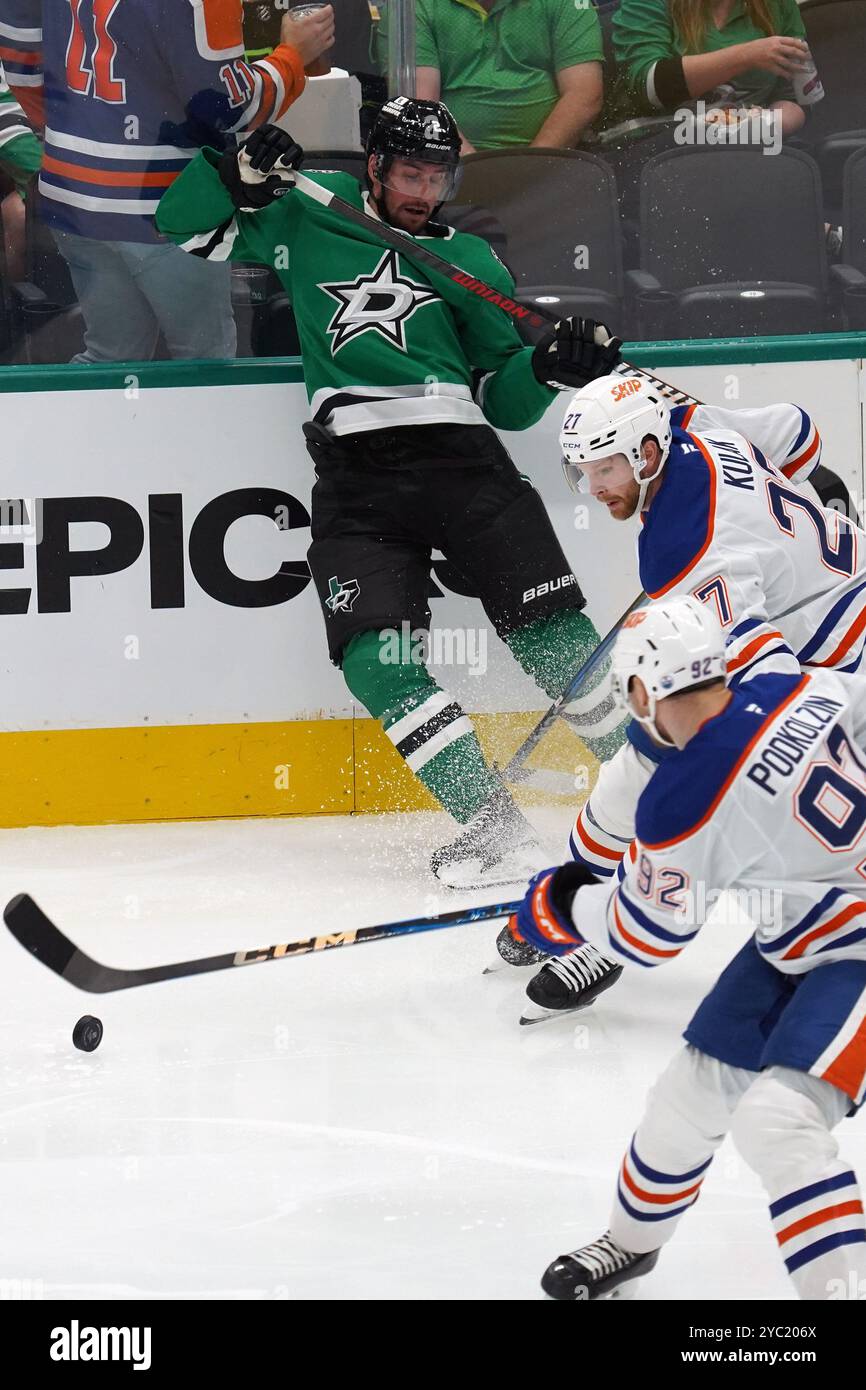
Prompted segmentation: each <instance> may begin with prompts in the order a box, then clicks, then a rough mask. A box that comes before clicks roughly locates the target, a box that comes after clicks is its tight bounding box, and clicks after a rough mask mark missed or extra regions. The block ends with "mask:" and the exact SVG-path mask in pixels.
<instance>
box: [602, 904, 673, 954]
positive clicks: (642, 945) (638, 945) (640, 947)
mask: <svg viewBox="0 0 866 1390" xmlns="http://www.w3.org/2000/svg"><path fill="white" fill-rule="evenodd" d="M618 897H619V889H617V891H616V893H615V894H614V898H613V917H614V921H615V922H616V929H617V931H618V932H619V934H620V936H621V937H622V938H623V940H624V941H627V942H628V944H629V946H634V948H635V950H637V951H643V952H644V954H645V955H647V956H657V957H658V959H659V960H673V959H674V957H675V956H678V955H679V954H680V951H681V950H682V949H683V948H682V946H678V947H677V949H676V950H675V951H661V950H659V948H658V947H657V946H647V944H646V942H645V941H639V940H638V938H637V937H636V936H632V934H631V932H627V931H626V929H625V927H624V926H623V924H622V918H621V917H620V915H619V903H618V902H617V899H618Z"/></svg>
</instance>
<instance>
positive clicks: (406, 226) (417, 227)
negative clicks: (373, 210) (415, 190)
mask: <svg viewBox="0 0 866 1390" xmlns="http://www.w3.org/2000/svg"><path fill="white" fill-rule="evenodd" d="M376 206H377V210H378V212H379V216H380V217H381V218H382V219H383V220H384V221H385V222H387V223H389V225H390V226H392V227H396V228H397V230H398V231H400V232H409V233H410V234H415V235H417V234H418V232H421V231H423V230H424V228H425V227H426V226H427V223H428V222H429V221H430V218H431V217H432V216H433V207H432V205H431V204H430V203H426V202H421V201H420V200H419V201H418V202H417V203H413V202H411V201H407V202H405V203H402V204H401V205H400V207H399V208H394V207H392V206H391V199H390V198H389V195H388V189H387V188H385V187H384V186H383V188H382V196H381V198H379V199H378V200H377V203H376ZM410 213H415V214H417V215H415V216H410V215H409V214H410Z"/></svg>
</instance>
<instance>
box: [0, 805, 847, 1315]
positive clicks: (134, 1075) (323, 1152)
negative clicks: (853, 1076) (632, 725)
mask: <svg viewBox="0 0 866 1390" xmlns="http://www.w3.org/2000/svg"><path fill="white" fill-rule="evenodd" d="M451 826H452V822H450V821H448V820H447V818H446V817H444V816H432V815H417V814H416V815H406V816H397V815H393V816H366V817H360V816H359V817H353V818H333V819H326V818H313V819H308V820H299V819H285V820H279V821H248V822H208V823H196V824H179V825H158V826H151V827H134V826H122V827H110V828H104V829H103V828H97V829H57V830H35V829H34V830H22V831H5V832H2V834H0V898H2V900H3V901H4V902H5V901H6V900H7V898H9V897H10V896H12V894H14V893H16V892H20V891H27V892H29V893H31V894H32V895H33V896H34V897H35V898H36V899H37V901H38V902H39V903H40V904H41V905H42V906H43V907H44V908H45V910H46V911H47V912H49V913H50V914H51V915H53V916H55V918H56V920H57V921H58V923H59V924H60V925H61V926H62V927H63V929H64V930H65V931H66V932H67V933H68V934H69V935H71V936H72V937H73V938H74V940H75V941H76V942H77V943H78V944H79V945H81V946H82V947H83V948H84V949H85V950H87V951H88V952H90V953H92V954H93V955H95V956H96V957H97V958H98V959H100V960H104V961H105V962H107V963H110V964H113V965H146V964H158V963H161V962H163V961H167V960H172V959H185V958H189V957H195V956H200V955H210V954H215V953H218V952H221V951H231V950H236V949H245V948H253V947H259V946H265V945H269V944H272V943H274V942H278V941H285V940H291V939H296V938H301V937H305V936H308V935H312V934H315V933H318V932H321V931H325V930H346V929H347V928H348V927H350V926H358V925H365V924H368V923H372V922H377V921H387V920H392V919H397V918H402V917H408V916H414V915H417V914H418V913H419V912H421V911H428V912H434V911H441V910H446V909H447V908H450V907H453V906H455V905H461V904H462V902H464V901H465V899H463V898H458V897H456V896H455V895H452V894H450V893H448V892H447V891H444V890H440V891H436V889H435V886H434V880H432V879H431V878H430V877H429V875H428V873H427V868H426V864H427V856H428V854H429V850H430V848H431V846H435V845H436V844H437V843H439V842H440V841H441V840H443V839H446V838H450V834H451ZM545 828H546V830H547V831H548V833H549V835H550V838H551V844H552V845H553V846H554V847H555V849H554V851H553V852H552V854H551V860H553V859H555V858H558V857H560V856H559V854H558V853H557V852H556V850H557V849H558V847H559V846H560V844H561V843H562V841H561V840H560V839H559V832H560V831H561V829H562V826H561V823H556V824H555V823H554V821H553V820H549V821H548V822H546V826H545ZM554 832H556V833H555V834H554ZM505 896H507V894H505ZM499 899H500V894H499V893H498V892H496V891H488V893H487V894H486V895H484V894H477V895H476V896H475V898H474V899H473V901H498V900H499ZM496 930H497V928H496V927H491V926H488V925H475V926H471V927H464V928H459V929H456V930H446V931H439V932H435V933H431V934H428V935H423V936H413V937H409V938H406V939H403V940H390V941H384V942H379V943H375V944H370V945H360V946H352V947H347V948H344V949H340V950H336V951H332V952H330V953H328V954H327V955H320V956H312V957H311V956H307V957H298V958H294V959H287V960H284V961H278V962H273V963H269V964H267V965H262V966H253V967H251V968H249V969H244V970H232V971H226V972H225V973H221V974H215V975H210V976H204V977H200V978H198V979H187V980H181V981H178V982H174V983H167V984H159V985H154V986H149V987H147V988H144V989H140V990H130V991H128V992H125V993H119V994H113V995H105V996H98V995H85V994H83V993H80V992H79V991H77V990H74V989H73V988H72V987H71V986H69V985H68V984H66V983H65V982H63V981H62V980H60V979H58V978H56V977H55V976H53V975H52V974H50V972H49V971H47V970H46V969H45V968H44V967H42V966H40V965H38V964H37V963H36V962H35V961H33V960H31V959H29V958H28V956H27V955H26V954H25V952H24V951H22V949H21V948H20V946H19V945H18V944H17V943H16V942H15V941H14V940H13V939H12V938H11V937H9V936H8V934H7V933H5V931H4V932H3V933H2V939H0V1055H2V1085H0V1182H2V1193H0V1205H2V1210H3V1221H2V1232H3V1234H2V1240H0V1280H12V1281H27V1280H30V1281H33V1284H32V1285H31V1286H30V1287H33V1285H35V1287H36V1289H37V1290H40V1291H41V1292H43V1293H44V1295H45V1296H46V1297H65V1296H75V1297H117V1298H122V1297H128V1296H146V1297H217V1298H219V1297H228V1296H231V1297H240V1298H264V1299H278V1298H289V1299H302V1298H309V1299H352V1300H357V1299H535V1298H538V1297H540V1296H541V1295H540V1293H539V1289H538V1278H539V1275H540V1274H541V1272H542V1270H543V1269H544V1267H545V1266H546V1265H547V1264H548V1263H549V1261H550V1260H551V1259H552V1258H553V1257H554V1256H556V1255H557V1254H559V1253H560V1252H561V1251H564V1250H569V1249H572V1248H574V1247H575V1246H577V1245H579V1244H581V1243H583V1242H584V1241H585V1240H589V1239H592V1238H594V1237H596V1236H597V1235H599V1234H600V1233H601V1231H602V1230H603V1229H604V1227H605V1226H606V1224H607V1213H608V1208H609V1203H610V1196H611V1191H612V1186H613V1181H614V1178H615V1174H616V1169H617V1166H618V1163H619V1160H620V1157H621V1154H622V1151H623V1148H624V1146H625V1144H626V1142H627V1140H628V1138H629V1135H630V1133H631V1131H632V1130H633V1128H634V1126H635V1124H636V1123H637V1121H638V1119H639V1117H640V1114H641V1110H642V1106H643V1099H644V1095H645V1092H646V1089H647V1087H648V1085H649V1084H650V1083H651V1081H652V1080H653V1078H654V1076H655V1075H656V1074H657V1072H658V1071H659V1070H660V1069H661V1067H662V1065H663V1064H664V1062H665V1061H666V1059H667V1058H668V1057H669V1055H670V1054H671V1052H672V1051H673V1049H674V1048H675V1047H676V1046H677V1045H678V1043H677V1040H678V1034H679V1030H680V1028H681V1027H682V1026H683V1024H684V1023H685V1022H686V1021H687V1019H688V1017H689V1013H690V1010H691V1009H692V1007H693V1006H694V1004H695V1002H696V1001H697V1000H698V998H699V997H700V995H701V993H702V991H704V990H705V989H706V988H707V987H708V986H709V984H710V983H711V982H712V980H713V978H714V977H715V973H717V972H718V970H719V968H720V967H721V966H722V965H723V964H724V963H725V961H726V960H727V959H728V958H729V957H730V955H732V954H733V951H734V950H735V949H736V947H737V946H738V945H739V944H740V941H741V940H742V939H744V936H745V930H744V929H739V928H738V929H734V928H730V927H729V928H722V927H716V928H713V929H708V930H707V932H706V933H705V934H704V936H703V937H702V938H700V939H699V940H698V941H697V943H695V945H694V946H692V947H690V949H689V950H688V951H687V952H685V953H684V955H683V956H682V957H681V958H680V960H679V961H677V962H675V963H674V964H673V965H671V966H668V967H665V968H663V969H661V970H658V971H655V972H652V974H650V973H649V972H644V971H638V970H632V971H628V970H627V971H626V972H625V974H624V976H623V978H622V980H621V982H620V984H619V985H618V986H617V987H616V988H615V989H614V990H612V991H611V992H609V993H608V994H607V995H605V997H604V998H603V1000H602V1001H601V1002H600V1003H598V1004H596V1005H595V1006H594V1007H593V1008H592V1009H590V1010H589V1011H587V1012H585V1013H584V1014H582V1015H580V1016H578V1017H577V1018H575V1017H572V1018H571V1019H561V1020H557V1021H554V1022H550V1023H546V1024H541V1025H538V1026H537V1027H534V1028H519V1027H518V1024H517V1019H518V1017H519V1014H520V1006H521V999H522V991H523V988H524V986H525V982H526V980H527V978H528V974H527V972H525V971H524V972H515V971H506V972H504V973H501V974H499V975H496V976H487V977H484V976H482V973H481V972H482V969H483V967H484V965H485V964H486V963H487V962H488V961H489V960H490V959H491V958H492V955H493V949H492V947H493V939H494V936H495V934H496ZM85 1013H95V1014H97V1015H98V1016H99V1017H100V1018H102V1020H103V1022H104V1024H105V1037H104V1039H103V1042H102V1045H101V1047H100V1048H99V1050H98V1051H97V1052H95V1053H93V1054H90V1055H85V1054H83V1053H79V1052H76V1051H75V1050H74V1048H73V1046H72V1041H71V1032H72V1027H73V1024H74V1023H75V1020H76V1019H77V1018H78V1017H79V1016H80V1015H82V1014H85ZM842 1136H843V1143H844V1151H845V1153H846V1154H847V1156H848V1158H849V1159H850V1160H851V1161H852V1162H853V1163H855V1164H856V1165H858V1166H859V1167H860V1168H861V1169H862V1168H864V1167H866V1162H864V1160H866V1152H864V1149H866V1134H864V1130H863V1127H862V1126H861V1125H858V1124H857V1123H856V1122H851V1121H846V1122H845V1123H844V1124H843V1127H842ZM7 1287H9V1286H7ZM11 1287H12V1288H14V1287H16V1285H15V1284H13V1285H12V1286H11ZM641 1297H643V1298H644V1299H682V1298H699V1299H715V1298H721V1299H726V1298H738V1297H746V1298H755V1299H763V1298H778V1297H781V1298H786V1297H791V1290H790V1288H789V1285H788V1282H787V1278H786V1275H785V1273H784V1269H783V1267H782V1264H781V1261H780V1259H779V1256H778V1254H777V1252H776V1249H775V1245H774V1241H773V1238H772V1235H771V1231H770V1225H769V1219H768V1216H767V1213H766V1208H765V1204H764V1200H763V1197H762V1194H761V1190H760V1188H759V1185H758V1183H757V1181H756V1180H755V1179H754V1178H753V1176H752V1175H751V1174H750V1172H749V1171H748V1170H747V1169H746V1168H745V1167H744V1165H743V1164H742V1163H741V1162H740V1161H739V1159H738V1158H737V1156H736V1154H735V1153H734V1151H733V1150H732V1149H731V1148H730V1147H729V1146H728V1145H727V1144H726V1145H725V1147H724V1149H723V1150H722V1151H721V1153H720V1154H719V1156H718V1158H717V1159H716V1162H715V1164H714V1165H713V1168H712V1169H711V1171H710V1174H709V1176H708V1178H707V1180H706V1183H705V1187H704V1193H703V1196H702V1198H701V1201H700V1202H699V1203H698V1205H697V1206H696V1207H695V1209H694V1211H692V1212H690V1213H689V1214H688V1216H687V1218H686V1220H685V1222H684V1224H683V1225H682V1227H681V1229H680V1232H679V1234H678V1236H677V1238H676V1239H675V1241H674V1242H673V1244H672V1245H671V1246H669V1247H668V1249H667V1250H666V1251H665V1253H664V1255H663V1257H662V1259H661V1261H660V1263H659V1266H658V1268H657V1270H656V1272H655V1274H654V1275H653V1276H652V1277H651V1278H650V1279H648V1280H647V1281H646V1282H645V1283H644V1285H643V1286H642V1289H641Z"/></svg>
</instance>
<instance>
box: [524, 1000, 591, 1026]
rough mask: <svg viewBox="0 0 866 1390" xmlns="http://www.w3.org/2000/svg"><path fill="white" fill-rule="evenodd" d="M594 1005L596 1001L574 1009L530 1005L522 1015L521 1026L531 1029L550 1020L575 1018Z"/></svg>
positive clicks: (577, 1005) (576, 1006)
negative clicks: (536, 1024) (534, 1024)
mask: <svg viewBox="0 0 866 1390" xmlns="http://www.w3.org/2000/svg"><path fill="white" fill-rule="evenodd" d="M594 1003H595V1000H594V999H590V1001H589V1003H588V1004H575V1006H574V1008H573V1009H544V1008H542V1006H541V1005H540V1004H528V1005H527V1007H526V1009H525V1011H524V1012H523V1013H522V1014H521V1015H520V1026H521V1027H522V1028H529V1027H531V1025H532V1024H533V1023H546V1022H547V1020H548V1019H549V1018H573V1017H574V1015H575V1014H582V1013H584V1012H585V1011H586V1010H587V1009H591V1008H592V1006H593V1004H594Z"/></svg>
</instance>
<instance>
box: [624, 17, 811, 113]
mask: <svg viewBox="0 0 866 1390" xmlns="http://www.w3.org/2000/svg"><path fill="white" fill-rule="evenodd" d="M805 34H806V31H805V28H804V26H803V21H802V19H801V18H800V12H799V10H798V8H797V4H796V0H716V3H713V0H621V4H620V6H619V9H618V10H617V11H616V13H615V15H614V18H613V45H614V53H615V55H616V60H617V63H618V64H619V65H620V66H621V67H622V68H623V69H624V75H625V79H626V83H627V86H628V88H629V93H630V96H631V98H632V100H633V102H634V103H635V104H636V106H637V108H638V109H639V110H641V111H644V112H645V111H647V110H652V111H655V112H659V111H673V110H675V109H676V108H677V107H679V106H682V105H685V104H686V103H688V102H691V101H694V100H696V99H697V98H699V97H700V98H704V99H706V100H707V101H708V102H709V101H711V100H715V101H718V102H720V103H721V104H722V105H731V106H743V107H748V108H752V109H756V108H772V109H775V110H777V111H779V112H780V113H781V117H782V133H783V135H791V134H793V133H794V131H796V130H799V129H800V127H801V126H802V124H803V122H804V121H805V119H806V117H805V113H804V111H803V109H802V107H800V106H798V105H797V103H796V101H795V99H794V90H793V87H792V85H791V84H792V79H793V78H795V77H796V76H797V75H798V73H799V72H801V71H802V68H803V63H804V60H806V59H808V56H809V50H808V45H807V44H806V42H805ZM720 88H722V89H726V88H727V89H730V90H729V91H724V90H723V91H719V90H718V89H720Z"/></svg>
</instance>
